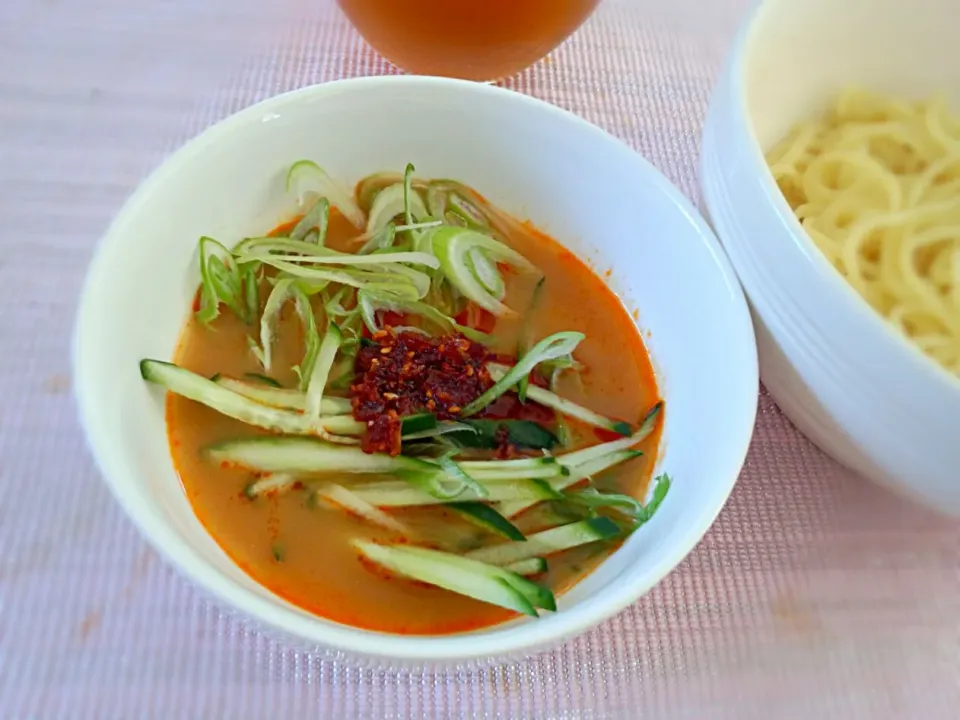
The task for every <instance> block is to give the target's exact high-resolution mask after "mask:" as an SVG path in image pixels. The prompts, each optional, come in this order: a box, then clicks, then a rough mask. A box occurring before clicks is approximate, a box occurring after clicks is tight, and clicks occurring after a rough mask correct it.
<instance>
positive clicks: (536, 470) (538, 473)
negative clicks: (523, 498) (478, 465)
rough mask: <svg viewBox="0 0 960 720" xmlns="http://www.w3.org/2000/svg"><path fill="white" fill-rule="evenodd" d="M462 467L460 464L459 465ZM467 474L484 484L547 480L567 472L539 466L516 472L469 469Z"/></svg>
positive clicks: (554, 466)
mask: <svg viewBox="0 0 960 720" xmlns="http://www.w3.org/2000/svg"><path fill="white" fill-rule="evenodd" d="M461 467H462V464H461ZM467 472H469V473H470V477H472V478H473V479H474V480H479V481H480V482H483V483H486V482H487V481H488V480H547V479H549V478H553V477H557V476H559V475H564V474H566V473H568V472H569V470H568V469H567V468H565V467H563V466H562V465H557V464H553V465H540V466H537V467H528V468H518V469H517V470H497V469H496V468H491V469H471V470H468V471H467Z"/></svg>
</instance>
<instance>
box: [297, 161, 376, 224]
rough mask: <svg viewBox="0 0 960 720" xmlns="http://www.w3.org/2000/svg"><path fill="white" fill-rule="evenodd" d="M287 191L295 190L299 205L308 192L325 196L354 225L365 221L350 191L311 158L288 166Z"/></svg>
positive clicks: (303, 201) (303, 202)
mask: <svg viewBox="0 0 960 720" xmlns="http://www.w3.org/2000/svg"><path fill="white" fill-rule="evenodd" d="M287 192H295V193H296V194H297V196H298V198H299V202H300V205H301V206H303V205H305V204H306V202H305V201H306V198H307V196H308V195H309V194H314V195H319V196H320V197H325V198H327V200H329V201H330V204H331V205H333V206H334V207H335V208H337V210H339V211H340V212H341V214H342V215H343V216H344V217H345V218H346V219H347V220H349V221H350V224H351V225H353V226H354V227H357V228H362V227H363V226H364V225H365V224H366V222H367V218H366V215H364V213H363V210H361V209H360V208H359V207H358V206H357V204H356V203H355V202H354V201H353V198H352V197H351V196H350V193H349V192H348V191H347V190H345V189H344V188H342V187H341V186H340V185H339V184H337V183H336V182H335V181H334V180H333V179H332V178H331V177H330V176H329V175H327V173H326V172H325V171H324V170H323V168H321V167H320V166H319V165H317V164H316V163H315V162H313V161H312V160H298V161H297V162H295V163H294V164H293V165H291V166H290V170H289V171H287Z"/></svg>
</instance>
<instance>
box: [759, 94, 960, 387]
mask: <svg viewBox="0 0 960 720" xmlns="http://www.w3.org/2000/svg"><path fill="white" fill-rule="evenodd" d="M767 162H768V163H769V165H770V168H771V172H772V173H773V175H774V178H775V179H776V181H777V183H778V185H779V186H780V189H781V191H782V192H783V194H784V197H785V198H786V199H787V201H788V202H789V203H790V206H791V207H792V208H793V210H794V213H795V214H796V215H797V218H798V219H799V220H800V221H801V224H802V225H803V227H804V229H805V230H806V232H807V234H808V235H810V237H811V239H812V240H813V242H814V244H815V245H816V246H817V247H818V248H819V249H820V250H821V252H823V254H824V256H825V257H826V258H827V259H828V260H829V261H830V263H831V264H832V265H833V266H834V267H835V268H836V269H837V271H838V272H840V274H841V275H843V277H845V278H846V279H847V281H848V282H849V283H850V284H851V285H852V286H853V288H854V289H855V290H856V291H857V292H858V293H859V294H860V295H861V296H862V297H863V298H864V299H865V300H866V301H867V302H868V303H869V304H870V305H871V306H872V307H873V308H874V309H875V310H877V312H879V313H880V314H882V315H883V316H884V317H886V318H887V320H888V321H889V322H890V323H891V325H892V326H893V327H895V328H897V329H898V330H899V331H900V332H901V333H903V334H904V335H906V336H907V337H908V338H910V339H911V340H912V341H913V342H914V343H915V344H916V345H917V347H919V348H920V349H921V350H923V351H924V352H925V353H927V354H928V355H929V356H930V357H931V358H933V359H934V360H935V361H936V362H938V363H940V364H941V365H943V366H944V367H945V368H947V370H949V371H950V372H953V373H954V374H956V375H958V376H960V118H957V117H954V116H952V115H951V114H950V113H949V111H948V109H947V105H946V101H945V99H944V98H943V97H940V96H937V97H934V98H931V99H930V100H927V101H925V102H917V103H910V102H906V101H904V100H899V99H896V98H890V97H887V96H885V95H881V94H878V93H872V92H868V91H865V90H861V89H850V90H847V91H844V92H843V93H841V94H840V95H839V96H838V98H837V100H836V102H835V104H834V106H833V107H832V108H831V109H830V110H829V111H828V112H827V113H826V114H825V115H824V116H823V117H822V118H821V119H819V120H817V121H814V122H805V123H802V124H800V125H798V126H797V127H796V128H794V129H793V130H792V131H791V132H790V133H789V134H788V135H787V137H786V138H784V140H783V141H781V142H780V143H778V145H777V146H776V147H775V148H774V149H773V150H771V151H770V152H769V153H768V155H767Z"/></svg>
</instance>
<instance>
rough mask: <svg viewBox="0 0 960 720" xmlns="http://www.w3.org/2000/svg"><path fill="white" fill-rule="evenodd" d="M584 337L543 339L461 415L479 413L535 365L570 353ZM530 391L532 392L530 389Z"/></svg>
mask: <svg viewBox="0 0 960 720" xmlns="http://www.w3.org/2000/svg"><path fill="white" fill-rule="evenodd" d="M584 337H585V336H584V334H583V333H579V332H558V333H554V334H553V335H549V336H547V337H545V338H544V339H543V340H541V341H540V342H538V343H537V344H536V345H534V346H533V347H532V348H530V352H528V353H527V354H526V355H524V356H523V357H522V358H520V359H519V360H517V364H516V365H514V366H513V367H512V368H511V369H510V370H509V371H507V372H506V373H505V374H504V375H503V376H502V377H501V378H500V379H499V380H497V381H496V382H495V383H494V385H493V387H491V388H490V389H489V390H487V391H486V392H485V393H483V394H482V395H481V396H480V397H478V398H477V399H476V400H474V401H473V402H472V403H470V404H469V405H467V406H466V407H465V408H463V410H462V412H461V415H462V416H464V417H469V416H470V415H473V414H475V413H478V412H480V411H481V410H483V409H484V408H485V407H486V406H487V405H489V404H490V403H492V402H493V401H494V400H496V399H497V398H498V397H500V396H501V395H503V394H504V393H505V392H507V391H508V390H509V389H510V388H512V387H513V386H514V385H516V384H517V383H518V382H520V379H521V378H523V377H525V376H527V375H529V374H530V372H531V371H532V370H533V369H534V368H535V367H536V366H537V364H539V363H541V362H543V361H544V360H551V359H552V358H555V357H560V356H561V355H568V354H570V353H572V352H573V351H574V350H575V349H576V347H577V345H579V344H580V341H581V340H583V339H584ZM530 391H531V392H532V391H533V388H532V387H531V388H530Z"/></svg>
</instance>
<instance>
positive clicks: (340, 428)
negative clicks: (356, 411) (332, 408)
mask: <svg viewBox="0 0 960 720" xmlns="http://www.w3.org/2000/svg"><path fill="white" fill-rule="evenodd" d="M317 422H319V423H320V424H321V425H322V426H323V429H324V430H326V431H327V432H331V433H333V434H334V435H348V436H358V435H363V433H364V431H365V430H366V429H367V424H366V423H365V422H361V421H360V420H355V419H354V417H353V415H321V416H320V418H319V419H318V420H317Z"/></svg>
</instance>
